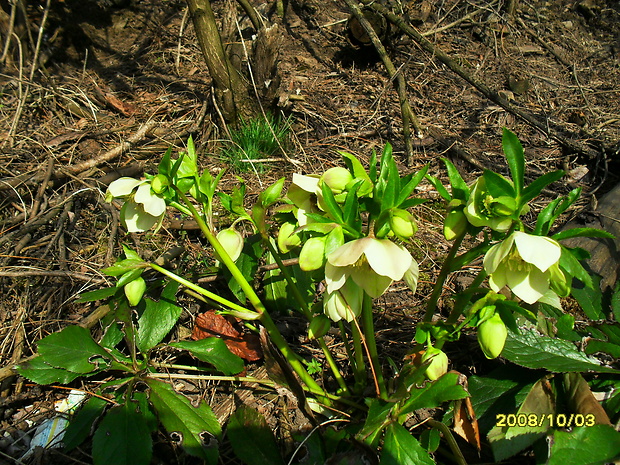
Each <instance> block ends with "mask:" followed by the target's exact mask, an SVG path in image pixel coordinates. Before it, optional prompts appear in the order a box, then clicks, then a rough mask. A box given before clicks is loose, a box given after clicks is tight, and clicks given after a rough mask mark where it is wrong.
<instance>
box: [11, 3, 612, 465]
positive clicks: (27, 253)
mask: <svg viewBox="0 0 620 465" xmlns="http://www.w3.org/2000/svg"><path fill="white" fill-rule="evenodd" d="M5 3H7V2H0V6H4V5H5ZM52 3H53V6H52V8H51V11H50V12H49V15H48V16H47V17H46V19H45V23H43V18H44V15H43V11H44V9H45V2H40V3H39V2H34V1H32V2H30V4H29V9H28V24H29V29H28V30H29V31H30V33H31V35H32V36H33V39H32V43H30V42H29V39H28V36H27V35H23V39H22V41H21V43H22V48H21V54H20V49H19V48H18V47H16V46H15V42H14V41H13V42H12V44H11V47H10V48H9V53H8V54H7V55H6V57H5V59H4V61H3V63H2V64H0V66H1V68H0V134H1V135H2V137H0V146H1V153H0V160H1V163H0V289H1V295H0V367H10V366H12V365H14V364H15V363H16V362H18V361H19V360H21V359H22V358H23V357H27V356H29V355H31V354H32V353H33V351H34V350H35V343H36V341H37V340H39V339H40V338H42V337H44V336H46V335H48V334H50V333H52V332H54V331H58V330H60V329H62V328H63V327H65V326H66V325H68V324H75V323H78V322H80V321H83V319H84V318H86V317H87V316H88V315H89V314H90V313H91V312H92V311H93V310H94V309H95V307H93V306H90V305H87V304H77V303H75V300H76V297H77V296H78V295H79V294H80V293H82V292H85V291H88V290H93V289H97V288H99V287H102V286H105V285H107V284H111V283H112V281H111V280H110V279H109V278H108V277H106V276H104V275H102V274H101V272H100V270H101V269H102V268H104V267H105V266H108V265H110V264H111V263H113V262H114V260H115V257H117V256H118V255H119V254H120V253H121V249H120V243H121V241H126V242H128V243H129V244H130V245H131V246H133V247H134V248H136V249H137V250H139V251H140V252H141V253H142V254H143V255H144V256H145V257H146V258H152V257H156V256H159V255H160V254H161V253H163V252H165V251H166V250H169V249H170V248H172V247H175V246H178V245H180V246H182V247H184V248H185V250H186V251H187V256H188V258H187V261H188V263H191V266H194V267H196V268H198V267H200V266H201V263H203V261H204V260H206V261H208V262H210V260H211V257H210V255H209V254H208V253H205V252H203V251H202V250H201V246H200V243H199V242H198V238H197V236H196V234H195V233H194V232H192V231H183V230H181V229H178V226H177V227H176V228H175V227H173V226H174V222H172V221H171V222H166V223H164V228H163V229H162V230H161V232H160V233H159V234H158V235H157V236H155V237H151V236H149V235H128V236H126V235H124V232H123V231H122V230H120V229H119V228H118V227H117V224H118V210H117V209H115V208H114V207H110V206H109V205H107V204H105V203H104V201H103V194H102V193H103V192H105V189H106V185H107V184H109V182H110V181H111V180H113V179H114V178H115V177H118V176H119V175H129V176H140V175H141V173H143V172H151V173H152V172H153V171H154V170H155V169H156V165H157V163H158V162H159V160H160V158H161V156H162V155H163V153H164V152H165V150H166V149H167V148H168V147H173V149H174V150H175V152H178V151H180V150H182V149H183V147H184V144H185V143H186V140H187V137H188V136H189V135H190V134H191V135H192V136H193V137H194V140H195V141H196V144H197V147H198V152H199V154H200V164H201V166H202V168H204V169H209V170H212V171H213V172H216V171H219V170H221V169H224V168H226V166H227V165H226V163H225V162H224V161H223V160H222V159H221V156H220V154H221V140H223V139H226V138H227V135H226V134H227V133H226V130H225V128H224V125H223V124H222V123H221V119H220V117H219V116H218V112H217V111H216V108H214V106H213V104H212V102H213V100H212V97H211V83H210V78H209V75H208V72H207V71H206V67H205V66H204V64H203V63H204V62H203V60H202V57H201V54H200V50H199V48H198V46H197V44H196V40H195V36H194V32H193V28H192V25H191V20H190V19H189V17H188V16H187V9H186V4H185V2H182V1H180V0H170V1H161V0H159V1H155V0H145V1H137V0H136V1H131V2H129V1H126V2H112V1H96V0H82V1H81V2H74V1H69V0H67V1H60V2H52ZM120 3H122V4H120ZM254 3H256V4H260V3H263V2H258V1H255V2H254ZM272 3H274V2H268V4H266V5H264V6H267V7H270V6H271V4H272ZM285 3H287V9H286V14H285V17H284V18H279V17H277V16H276V15H275V14H274V13H273V12H272V11H271V10H270V9H269V8H262V6H261V8H262V9H261V11H262V12H263V13H264V14H265V15H266V16H267V17H268V18H269V20H270V21H273V22H276V23H278V24H279V27H280V30H281V33H282V36H283V45H282V48H281V50H280V56H279V72H280V76H281V82H280V87H279V89H278V92H277V97H278V102H279V106H278V108H277V111H279V112H282V113H283V114H284V115H285V116H288V117H290V121H291V126H292V129H293V134H294V137H293V143H292V144H291V146H290V151H289V153H288V156H289V157H290V159H292V160H293V161H294V163H290V162H288V161H286V160H284V159H281V160H279V161H275V162H274V161H272V162H270V163H271V165H270V166H271V168H270V169H269V170H267V171H265V172H263V173H261V174H257V173H254V172H253V171H251V170H250V171H247V172H246V173H245V174H243V177H244V179H245V180H246V183H247V184H248V187H249V190H250V191H251V192H257V191H258V190H259V189H260V188H261V187H262V186H266V185H268V184H269V183H271V182H272V181H274V180H275V179H277V178H279V177H281V176H287V177H290V175H291V174H292V173H293V172H305V173H312V172H320V171H323V170H325V169H326V168H328V167H331V166H336V165H341V164H342V163H341V158H340V156H339V155H338V154H337V150H346V151H349V152H351V153H354V154H355V155H358V156H359V157H361V158H362V159H363V160H367V159H368V156H369V155H370V153H371V151H372V150H376V151H378V152H380V151H381V150H382V148H383V146H384V145H385V144H386V143H387V142H390V143H391V144H392V145H393V146H394V153H395V154H396V157H397V158H398V160H399V162H400V163H401V164H402V169H403V171H404V172H410V171H417V170H418V169H420V168H421V167H422V166H424V165H425V164H430V166H431V167H430V173H432V174H434V175H436V176H439V177H440V178H444V177H445V175H444V171H443V168H442V163H441V162H440V158H441V157H446V156H447V157H449V158H450V159H451V160H452V161H453V162H454V163H455V164H456V165H457V167H458V168H459V169H460V170H461V172H462V174H463V176H464V177H465V178H466V180H470V179H473V178H474V177H475V176H476V175H477V174H479V173H480V172H481V169H484V168H492V169H496V170H498V171H500V172H504V173H507V169H506V167H505V163H504V161H503V158H502V157H501V130H502V127H504V126H505V127H508V128H509V129H511V130H512V131H513V132H515V133H516V134H517V135H518V136H519V138H520V140H521V141H522V143H523V145H524V147H525V150H526V157H527V161H528V168H527V173H526V175H527V176H528V177H529V178H530V179H532V178H533V177H535V176H538V175H540V174H541V173H544V172H547V171H550V170H555V169H565V170H566V171H567V172H568V173H569V175H568V177H566V178H565V180H563V181H561V182H559V183H557V184H555V185H553V186H552V189H551V190H550V191H549V192H548V193H547V195H554V194H563V193H566V192H568V190H570V189H571V188H573V187H575V186H577V185H579V186H583V188H584V191H585V192H586V193H589V194H592V197H587V196H586V197H585V200H584V201H583V202H581V204H580V206H581V207H585V208H587V205H588V202H587V199H589V198H595V196H598V195H600V194H601V193H603V192H605V191H607V190H609V189H610V188H611V187H612V186H613V185H614V184H616V182H617V174H616V172H615V167H616V165H617V161H618V152H619V151H620V105H619V103H620V5H619V4H618V2H617V1H615V0H581V1H576V0H546V1H544V0H531V1H529V2H528V1H522V2H519V8H518V11H517V13H516V15H515V16H514V18H512V19H511V18H509V17H508V16H507V15H506V13H505V12H504V11H503V10H502V8H501V7H502V4H503V2H502V1H499V2H498V1H491V2H486V1H484V2H479V1H476V2H463V1H457V0H441V1H440V0H424V1H423V2H421V3H420V2H404V1H402V2H401V1H396V0H395V1H393V2H392V3H393V4H394V5H393V6H394V7H395V8H396V9H397V11H401V12H402V13H403V14H404V15H405V16H406V17H407V16H408V17H409V18H410V19H411V21H412V23H413V24H414V25H415V26H416V27H417V28H418V30H419V31H420V32H422V33H424V34H425V36H426V38H427V39H428V40H429V41H430V42H431V43H432V44H433V46H435V47H437V48H439V49H441V50H443V51H444V52H445V53H447V54H448V55H449V56H450V57H451V58H452V59H453V60H454V61H455V62H456V63H458V64H459V65H460V66H461V67H463V68H464V69H465V70H466V72H467V73H469V74H470V75H472V76H474V77H475V78H477V79H478V80H480V81H482V82H484V83H486V84H487V86H489V87H490V88H491V89H492V90H493V91H495V92H500V93H501V94H502V95H503V96H504V97H506V98H508V99H509V100H510V104H511V105H513V106H514V107H516V108H518V109H521V110H524V111H527V112H529V113H531V114H532V115H534V116H535V118H537V119H538V120H539V121H541V122H543V125H546V126H548V127H549V133H545V132H543V131H541V130H540V129H535V128H533V127H532V126H531V125H530V124H527V123H526V122H524V121H523V120H522V119H520V118H519V117H517V116H515V115H514V114H513V113H511V112H510V111H507V110H506V109H505V108H502V107H501V106H500V105H498V104H497V103H494V102H492V101H490V100H489V99H487V98H486V97H484V96H483V95H482V94H481V93H480V92H479V91H477V90H476V89H475V88H474V87H472V85H470V84H469V83H468V82H466V81H465V80H463V79H462V78H461V77H459V76H457V75H456V74H454V73H453V72H452V71H451V70H450V69H448V67H446V66H445V65H444V64H442V63H441V62H439V61H438V60H437V59H435V58H434V57H433V56H432V55H431V54H430V53H429V52H428V51H426V50H424V49H422V48H421V47H420V46H419V45H418V44H417V43H416V42H415V41H413V40H412V39H410V38H407V37H406V36H405V35H403V34H399V33H397V32H396V30H393V31H391V32H390V34H389V37H388V38H387V46H388V51H389V54H390V56H391V58H392V60H393V61H394V63H395V65H396V67H397V68H399V70H400V72H401V73H403V75H404V76H405V78H406V82H407V92H408V95H409V100H410V103H411V105H412V107H413V110H414V112H415V113H416V114H417V115H418V118H419V120H420V122H421V124H422V126H423V128H424V131H423V134H422V138H419V139H416V140H415V142H414V146H415V150H416V152H415V154H414V157H413V160H412V163H411V165H410V166H406V165H405V160H406V154H405V148H404V147H405V145H404V143H403V138H402V130H401V128H402V121H401V111H400V106H399V103H398V96H397V94H396V91H395V90H394V87H393V85H392V83H391V82H390V80H389V78H388V76H387V73H386V71H385V69H384V67H383V65H382V64H381V62H380V61H378V59H377V56H376V54H375V53H374V52H373V51H372V50H370V49H365V48H359V47H356V46H354V45H352V44H351V42H350V41H349V40H348V38H347V33H346V30H345V26H346V24H345V23H346V20H347V18H348V17H349V13H348V11H347V8H346V4H345V3H344V2H336V1H332V0H324V1H319V0H291V1H290V2H285ZM230 5H231V4H230V3H228V2H223V1H217V2H214V5H213V6H214V9H215V10H216V14H218V15H220V16H221V15H222V14H223V12H225V11H229V9H230ZM1 11H2V10H0V12H1ZM6 12H7V13H10V7H8V6H7V10H6ZM424 12H426V13H424ZM426 15H427V16H426ZM238 19H239V27H240V29H241V30H243V31H244V34H243V37H244V40H251V35H252V34H251V29H250V27H251V26H250V23H249V22H248V20H247V19H246V18H244V17H243V16H242V15H239V18H238ZM4 20H5V18H4V15H0V32H1V33H2V34H1V37H2V40H3V42H2V43H3V45H4V40H5V39H6V34H7V26H6V24H5V23H4ZM41 25H42V26H43V34H42V36H41V39H42V41H41V44H40V49H39V52H38V57H39V59H38V66H37V67H36V69H35V70H34V72H33V73H31V69H32V57H33V55H34V50H35V47H34V44H35V43H36V40H37V34H38V33H39V27H40V26H41ZM247 31H249V33H246V32H247ZM16 32H18V33H19V32H20V31H19V30H17V31H16ZM22 32H23V31H22ZM235 40H239V39H238V38H237V39H235ZM242 61H244V60H243V59H242ZM31 74H32V75H31ZM554 135H557V136H559V137H560V138H564V139H565V140H568V141H574V142H577V143H578V144H581V145H580V146H581V147H585V148H586V149H587V150H583V151H582V152H581V153H579V151H575V150H574V147H573V149H572V150H571V149H570V148H567V146H566V144H564V145H563V144H561V143H559V142H558V140H559V139H558V137H553V136H554ZM126 141H130V142H132V143H131V145H130V146H123V144H124V143H125V142H126ZM235 183H236V179H235V177H234V175H233V173H230V172H229V173H227V174H226V175H225V177H224V184H223V185H224V186H226V189H228V188H229V187H230V186H233V185H234V184H235ZM419 195H421V196H423V197H426V198H428V199H430V202H429V203H428V204H426V205H425V206H422V207H420V208H418V209H417V211H416V213H417V215H418V216H419V218H420V229H421V234H420V235H419V236H418V239H417V240H416V241H415V243H414V244H415V246H416V247H415V249H414V250H413V253H414V255H415V257H416V258H417V259H418V261H419V262H420V268H421V270H422V272H423V275H422V276H423V278H421V279H423V281H425V282H422V283H421V287H420V291H419V292H418V294H417V295H416V296H415V297H413V298H411V297H409V296H408V294H405V293H403V292H401V291H402V288H399V287H397V286H395V287H394V288H393V289H392V292H391V293H390V294H388V296H387V297H386V298H384V299H382V301H381V303H382V306H383V307H384V311H383V312H382V313H381V314H380V317H379V321H378V328H379V330H378V337H379V342H380V343H382V344H384V348H385V351H386V353H388V354H389V355H390V356H392V357H394V358H397V357H402V355H403V354H404V353H406V352H407V349H408V347H409V345H410V343H411V339H412V337H413V331H414V322H415V315H416V312H417V308H419V305H420V302H422V301H423V298H424V296H425V295H427V294H428V291H429V289H430V287H431V283H432V282H433V280H434V278H433V277H434V276H435V274H436V272H437V271H438V269H439V266H440V265H441V260H442V256H443V254H444V253H445V251H446V250H447V247H448V244H447V243H446V242H445V241H444V240H443V238H442V235H441V234H440V233H441V229H440V224H441V220H442V213H441V212H442V207H441V205H440V204H439V202H436V201H435V200H436V199H437V195H436V193H435V192H433V190H432V189H431V188H430V187H429V186H428V185H423V186H421V188H420V191H419ZM536 208H539V205H538V204H537V203H534V210H535V209H536ZM572 215H573V216H576V215H577V211H575V212H573V213H572ZM170 220H173V218H170ZM450 285H458V283H450ZM196 308H197V307H196V305H195V304H190V303H188V307H187V314H186V315H185V316H184V317H183V318H184V320H183V321H184V324H185V326H187V327H188V328H190V329H191V322H192V320H193V316H192V314H194V313H195V311H196ZM403 320H404V321H405V322H406V323H405V324H403V323H402V321H403ZM307 350H309V351H311V350H314V349H313V348H312V347H310V346H308V347H307ZM463 358H464V357H463ZM464 363H467V362H464ZM5 372H6V370H5ZM0 382H1V383H2V384H1V392H0V396H1V397H0V431H6V432H7V433H8V434H9V435H10V437H11V440H4V439H3V438H2V437H0V441H3V442H1V445H0V452H2V456H4V457H7V456H11V455H13V456H14V457H18V456H20V455H21V454H22V453H23V450H24V449H23V444H22V445H19V444H17V445H13V446H10V447H9V446H8V445H7V444H9V443H11V441H14V440H16V439H17V438H18V437H20V436H21V435H22V434H23V431H26V430H28V429H31V427H30V426H29V424H28V423H26V422H25V420H26V419H27V417H28V415H31V418H30V419H32V420H33V421H35V422H36V421H37V420H39V419H40V418H41V416H49V415H50V413H49V411H48V410H45V408H49V402H50V401H53V400H54V399H56V398H58V397H62V396H63V395H64V393H63V392H62V391H61V390H58V389H54V388H50V387H43V388H39V387H33V386H30V385H27V384H24V381H23V380H21V379H19V378H17V377H15V376H11V377H6V376H4V377H3V378H1V379H0ZM196 388H197V387H196V386H193V387H192V389H196ZM203 388H204V386H200V389H203ZM188 389H189V388H188ZM222 390H225V389H224V388H222ZM257 397H259V396H258V394H257ZM33 404H35V405H37V406H38V405H39V404H41V405H43V406H47V407H45V408H43V409H42V410H41V409H40V410H37V409H36V408H33V407H29V408H26V407H27V406H30V405H33ZM267 404H269V403H267ZM269 405H272V407H273V405H277V404H269ZM29 412H30V413H29ZM265 413H270V412H267V410H265ZM271 413H273V412H271ZM5 454H7V455H5ZM79 459H80V460H86V461H88V459H87V458H86V459H84V457H83V456H82V457H81V458H79ZM55 460H56V461H55V462H53V463H60V458H58V457H56V459H55ZM63 460H64V459H63ZM67 460H68V459H67ZM231 460H232V459H231ZM0 463H4V462H3V458H0ZM49 463H52V462H49ZM167 463H172V462H167Z"/></svg>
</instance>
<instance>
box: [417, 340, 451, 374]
mask: <svg viewBox="0 0 620 465" xmlns="http://www.w3.org/2000/svg"><path fill="white" fill-rule="evenodd" d="M429 360H431V363H430V365H428V366H427V367H426V377H427V378H428V379H430V380H431V381H435V380H436V379H437V378H440V377H441V376H443V375H445V374H446V372H447V371H448V356H447V355H446V353H445V352H444V351H443V350H441V349H437V348H436V347H429V348H428V349H426V352H424V355H422V359H421V360H420V363H422V364H424V363H425V362H428V361H429Z"/></svg>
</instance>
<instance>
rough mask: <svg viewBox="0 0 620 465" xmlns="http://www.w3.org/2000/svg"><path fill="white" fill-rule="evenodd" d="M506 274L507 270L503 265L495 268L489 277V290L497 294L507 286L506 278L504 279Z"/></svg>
mask: <svg viewBox="0 0 620 465" xmlns="http://www.w3.org/2000/svg"><path fill="white" fill-rule="evenodd" d="M507 272H508V268H507V267H506V266H505V265H501V266H499V267H497V269H496V270H495V271H494V272H493V274H492V275H491V276H489V286H491V289H493V290H494V291H495V292H499V291H501V290H502V289H503V287H504V286H505V285H506V284H508V278H507V277H506V273H507Z"/></svg>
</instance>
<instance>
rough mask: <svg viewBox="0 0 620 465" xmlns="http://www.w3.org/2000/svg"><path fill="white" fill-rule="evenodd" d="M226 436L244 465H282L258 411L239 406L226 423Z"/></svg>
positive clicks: (277, 448)
mask: <svg viewBox="0 0 620 465" xmlns="http://www.w3.org/2000/svg"><path fill="white" fill-rule="evenodd" d="M226 435H227V436H228V439H230V443H231V445H232V448H233V450H234V451H235V455H236V456H237V457H239V458H240V459H241V460H242V461H243V463H245V464H246V465H284V461H283V460H282V456H281V455H280V450H279V447H278V444H277V443H276V440H275V438H274V436H273V433H272V431H271V428H269V425H267V422H266V421H265V418H264V417H263V416H262V415H261V414H260V413H259V412H258V411H256V410H254V409H252V408H250V407H247V406H245V405H242V406H240V407H239V408H238V409H237V410H236V411H235V413H234V414H233V415H232V416H231V417H230V420H229V421H228V427H227V428H226Z"/></svg>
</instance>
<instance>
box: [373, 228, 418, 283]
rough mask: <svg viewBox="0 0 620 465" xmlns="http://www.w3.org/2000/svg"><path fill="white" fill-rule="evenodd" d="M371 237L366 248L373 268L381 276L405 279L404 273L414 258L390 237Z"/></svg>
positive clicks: (397, 279) (394, 279)
mask: <svg viewBox="0 0 620 465" xmlns="http://www.w3.org/2000/svg"><path fill="white" fill-rule="evenodd" d="M367 239H371V241H370V242H368V243H367V246H366V248H365V250H364V254H365V255H366V259H367V260H368V263H369V264H370V266H371V268H372V269H373V270H374V271H375V272H376V273H377V274H379V275H381V276H388V277H389V278H391V279H392V280H393V281H399V280H401V279H403V275H404V274H405V272H406V271H407V270H408V269H409V267H410V266H411V262H412V261H413V258H412V257H411V254H410V253H409V252H408V251H407V249H405V248H404V247H402V246H399V245H397V244H395V243H394V242H392V241H390V240H389V239H372V238H367Z"/></svg>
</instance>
